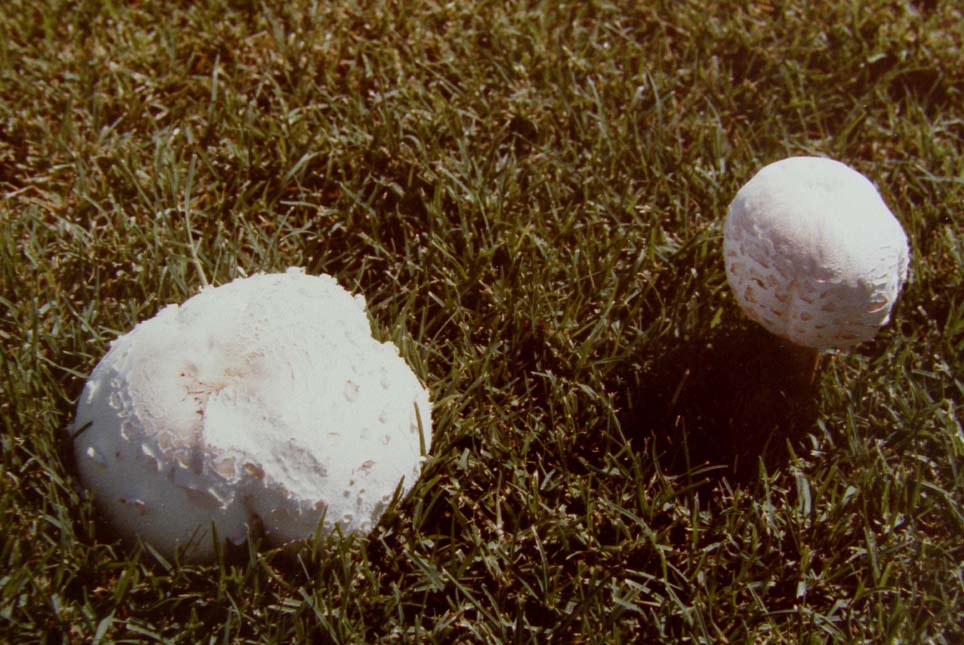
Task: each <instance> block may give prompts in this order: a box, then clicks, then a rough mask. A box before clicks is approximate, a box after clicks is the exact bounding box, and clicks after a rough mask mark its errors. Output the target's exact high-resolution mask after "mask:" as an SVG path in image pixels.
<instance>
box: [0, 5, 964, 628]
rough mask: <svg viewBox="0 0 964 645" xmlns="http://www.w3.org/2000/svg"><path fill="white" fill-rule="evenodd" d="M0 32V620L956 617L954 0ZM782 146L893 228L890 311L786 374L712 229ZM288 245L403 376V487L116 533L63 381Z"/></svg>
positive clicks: (33, 17)
mask: <svg viewBox="0 0 964 645" xmlns="http://www.w3.org/2000/svg"><path fill="white" fill-rule="evenodd" d="M0 33H2V34H3V37H2V38H0V224H2V234H0V281H2V282H0V308H2V310H3V316H2V318H0V340H2V344H3V352H2V354H0V360H2V372H0V373H2V374H3V379H2V385H0V392H2V395H0V411H2V415H0V416H2V423H3V431H2V436H0V441H2V459H0V481H2V487H0V507H2V513H3V536H2V542H0V544H2V557H3V561H2V566H0V634H2V639H3V640H9V641H11V642H31V641H37V640H44V639H47V640H49V641H51V642H56V641H59V640H67V641H70V642H90V641H92V640H94V641H96V640H101V639H102V640H104V641H118V640H121V641H122V640H162V641H172V642H185V643H196V642H202V641H203V642H209V641H219V642H310V641H322V642H324V641H331V642H372V641H409V642H425V641H433V640H435V641H439V642H452V641H468V642H473V641H478V642H501V641H523V642H526V641H535V642H579V641H595V642H653V641H654V640H658V639H663V640H666V641H668V642H676V641H685V640H690V641H705V642H726V641H730V642H764V641H768V642H794V643H796V642H823V641H824V640H826V639H829V640H840V641H848V642H852V641H853V642H891V641H894V640H900V641H903V642H919V641H927V640H932V641H936V642H956V641H957V640H958V639H959V638H960V637H961V625H962V624H964V577H962V569H961V567H962V562H964V541H962V538H961V536H962V535H964V472H962V467H961V465H960V464H961V463H964V461H962V457H964V432H962V429H961V419H962V417H964V414H962V410H964V406H962V402H964V377H962V374H964V297H962V295H961V294H962V293H964V268H962V266H964V230H962V229H964V227H962V219H961V205H962V203H964V182H962V179H961V178H962V177H964V108H962V107H961V106H962V105H964V96H962V94H964V72H962V67H961V65H960V61H961V60H962V58H964V52H962V38H964V15H962V14H961V11H960V10H959V9H957V8H955V6H954V3H950V2H947V3H939V2H921V3H919V4H917V5H914V4H911V3H901V2H893V3H885V2H874V3H867V6H864V7H856V6H851V5H850V4H839V3H830V2H818V3H811V5H810V6H809V7H807V8H793V7H792V6H782V5H780V3H777V4H776V5H771V4H756V5H752V6H749V7H747V6H745V4H744V3H722V4H716V5H714V8H708V7H707V5H706V4H705V3H699V2H680V3H666V4H664V5H663V4H660V3H635V2H624V3H606V2H588V3H583V2H571V3H569V2H560V3H542V4H540V3H525V2H506V3H485V2H473V3H461V4H459V3H451V4H445V5H439V4H436V3H423V2H405V1H401V2H393V3H381V2H351V1H342V2H321V3H310V2H306V1H305V2H302V1H296V2H284V3H282V2H268V3H247V2H240V1H239V2H230V1H227V0H223V1H211V2H205V3H190V2H181V3H163V2H140V3H114V2H109V1H104V2H78V3H65V2H59V1H56V0H47V1H45V2H27V1H26V0H8V1H7V2H4V3H3V4H2V6H0ZM792 154H820V155H826V156H831V157H834V158H837V159H839V160H841V161H844V162H846V163H848V164H850V165H852V166H854V167H855V168H857V169H858V170H860V171H861V172H864V173H865V174H867V175H868V176H869V177H870V178H871V179H872V180H873V181H875V182H876V183H877V185H878V186H879V188H880V190H881V192H882V194H883V195H884V198H885V200H886V201H887V202H888V203H889V204H890V206H891V207H892V209H893V210H894V211H895V213H896V214H897V216H898V218H899V219H900V220H901V222H902V223H903V225H904V227H905V228H906V230H907V232H908V235H909V237H910V239H911V245H912V268H911V273H912V279H911V282H910V284H908V285H907V287H906V289H905V291H904V293H903V295H902V296H901V298H900V300H899V302H898V306H897V309H896V311H895V312H894V317H893V321H892V323H891V324H890V325H889V326H887V327H886V328H884V329H883V330H882V333H881V334H880V336H879V337H878V338H877V339H876V340H875V341H874V342H873V343H869V344H867V345H865V346H862V347H860V348H858V349H857V350H856V351H854V352H851V353H849V354H837V355H834V356H833V357H832V358H830V359H829V360H826V361H825V362H824V363H823V367H822V370H821V372H820V373H819V374H818V377H817V379H816V381H815V382H812V383H811V382H810V380H809V373H806V372H805V370H802V369H801V366H800V361H799V360H798V357H797V356H796V354H795V351H794V349H793V348H792V347H788V346H786V345H785V344H783V343H781V342H779V341H777V340H775V339H773V338H770V337H769V336H767V335H766V334H765V333H764V332H762V331H761V330H759V329H756V328H754V327H753V326H752V325H751V323H749V322H748V321H747V320H746V319H745V318H744V317H743V315H742V314H741V313H740V312H739V310H738V308H737V307H736V305H735V302H734V301H733V299H732V297H731V296H730V294H729V291H728V288H727V286H726V281H725V277H724V273H723V262H722V257H721V255H720V249H721V246H722V229H721V226H720V224H721V222H722V218H723V216H724V215H725V212H726V206H727V204H728V203H729V200H730V199H731V198H732V196H733V194H734V193H735V192H736V190H737V189H738V188H739V186H740V185H741V184H742V183H743V182H745V181H746V180H747V179H749V177H750V176H751V175H752V174H753V173H754V172H755V171H756V169H758V168H759V167H760V166H762V165H763V164H765V163H767V162H770V161H773V160H775V159H778V158H780V157H784V156H789V155H792ZM195 256H196V258H197V263H195V260H194V258H195ZM288 266H304V267H306V268H307V270H308V271H309V272H311V273H321V272H325V273H330V274H333V275H335V276H336V277H337V278H338V279H339V281H340V282H341V283H342V284H343V285H344V286H346V287H348V288H350V289H352V290H354V291H357V292H361V293H364V294H365V296H366V298H367V299H368V301H369V304H370V311H371V315H372V318H373V323H374V325H375V328H376V331H377V333H378V335H379V336H380V337H383V338H390V339H392V340H394V341H395V342H396V343H397V344H399V346H400V347H401V349H402V353H403V355H405V357H406V358H407V359H408V360H409V362H410V363H411V364H412V365H413V367H414V369H415V370H416V372H417V373H418V374H419V376H420V377H421V378H422V380H423V381H424V382H425V383H426V384H427V385H428V386H429V388H430V389H431V392H432V397H433V401H434V402H435V411H434V419H433V420H434V428H435V440H434V444H433V448H432V456H431V458H430V460H429V461H428V463H427V465H426V467H425V470H424V476H423V478H422V480H421V481H420V482H419V483H418V484H417V485H416V487H415V488H414V490H413V492H412V494H411V495H410V496H409V497H408V498H407V499H406V500H404V501H403V502H402V503H400V504H399V505H398V506H397V508H395V509H394V510H393V511H392V512H391V513H389V515H388V516H386V517H385V519H384V520H383V521H382V522H381V523H380V524H379V526H378V527H377V528H376V530H375V531H374V532H373V533H372V534H371V535H370V536H369V537H367V538H353V539H349V540H344V541H339V540H335V539H328V540H319V541H317V542H315V543H313V544H311V545H308V546H306V547H304V548H302V549H300V550H295V551H294V552H290V551H283V552H258V551H256V550H255V549H254V548H253V547H252V549H251V550H250V551H248V552H243V550H242V552H241V553H226V554H224V557H223V558H222V560H221V561H220V562H219V563H218V564H215V565H210V566H197V565H182V564H177V563H171V562H166V561H163V560H161V559H159V558H157V557H156V556H155V555H153V554H151V553H150V552H149V551H148V550H145V549H144V548H143V547H136V546H135V547H131V546H129V545H125V544H123V543H119V542H116V541H114V539H113V538H112V536H111V535H110V534H109V531H107V530H106V529H105V528H104V527H102V526H99V523H98V521H97V515H96V509H94V508H93V507H92V506H91V504H90V502H89V500H87V499H86V497H85V496H84V495H83V494H82V493H81V492H80V490H79V488H78V487H77V484H76V480H75V474H74V470H73V465H72V453H71V449H70V446H69V442H68V440H67V435H66V432H65V431H64V428H65V427H66V425H67V424H68V423H69V422H70V420H71V418H72V413H73V408H74V405H75V402H76V398H77V396H78V395H79V393H80V390H81V388H82V386H83V382H84V378H85V377H86V374H87V373H88V372H89V371H90V370H91V369H92V368H93V366H94V365H95V364H96V362H97V360H98V359H99V358H100V356H102V355H103V353H104V352H105V351H106V350H107V347H108V345H109V343H110V341H111V340H112V339H113V338H115V337H116V336H117V335H118V334H121V333H123V332H125V331H127V330H128V329H130V328H131V327H132V326H133V325H134V324H136V322H138V321H140V320H144V319H146V318H148V317H150V316H152V315H154V314H155V313H156V312H157V311H158V309H159V308H160V307H162V306H163V305H165V304H167V303H171V302H180V301H182V300H184V299H186V298H187V297H189V296H190V295H192V294H193V293H195V292H196V291H197V290H198V289H199V288H200V286H201V285H202V284H203V281H204V279H205V278H206V279H207V280H209V281H210V282H211V283H212V284H222V283H224V282H226V281H228V280H230V279H232V278H234V277H237V276H239V275H243V274H251V273H254V272H257V271H279V270H283V269H284V268H286V267H288Z"/></svg>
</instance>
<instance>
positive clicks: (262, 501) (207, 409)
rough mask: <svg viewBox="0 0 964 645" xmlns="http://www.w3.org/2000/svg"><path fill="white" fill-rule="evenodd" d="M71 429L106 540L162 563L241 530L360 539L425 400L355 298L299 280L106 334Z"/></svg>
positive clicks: (416, 437)
mask: <svg viewBox="0 0 964 645" xmlns="http://www.w3.org/2000/svg"><path fill="white" fill-rule="evenodd" d="M71 431H72V432H73V433H74V434H76V437H75V439H74V447H75V452H76V457H77V465H78V469H79V472H80V477H81V480H82V481H83V483H84V484H85V485H86V486H87V487H89V488H90V490H91V491H92V492H93V495H94V500H95V503H96V504H97V505H98V507H99V508H100V509H102V511H103V512H104V513H105V514H106V516H107V518H108V520H109V521H110V523H111V524H112V525H113V526H114V527H115V528H116V529H117V530H118V532H119V533H120V534H121V535H123V536H127V537H139V538H141V539H143V540H144V541H145V542H146V543H148V544H150V545H152V546H153V547H154V548H156V549H157V550H158V551H159V552H160V553H162V554H164V555H166V556H170V555H172V554H173V553H174V552H175V550H176V548H177V547H179V546H183V547H186V549H185V551H184V556H185V557H186V558H187V559H189V560H199V561H203V560H207V559H210V558H211V557H212V555H213V553H214V539H213V537H212V534H211V527H212V526H213V527H214V529H215V530H216V534H217V537H218V538H219V539H228V540H232V541H234V542H236V543H240V542H243V541H244V540H245V539H246V537H247V535H248V531H249V530H250V529H252V528H257V529H258V530H262V529H263V531H264V534H265V538H266V540H267V541H268V542H269V543H270V544H284V543H287V542H289V541H294V540H300V539H305V538H309V537H311V536H312V535H313V533H314V531H315V530H316V529H317V528H318V527H319V523H320V522H321V520H322V518H324V523H323V525H322V530H323V531H329V530H331V529H332V528H334V527H335V526H336V525H338V526H340V527H341V529H342V530H343V531H345V532H353V531H358V532H367V531H368V530H369V529H371V527H372V526H373V525H374V524H375V523H376V522H377V521H378V519H379V517H380V516H381V514H382V512H383V511H384V510H385V508H386V506H387V505H388V503H389V502H390V501H391V499H392V497H393V495H394V493H395V491H396V489H398V488H399V486H400V487H401V491H402V493H405V492H407V491H408V490H409V489H410V488H411V487H412V485H413V484H414V483H415V481H416V479H417V478H418V476H419V471H420V467H421V461H422V459H423V452H424V450H425V449H427V447H428V446H429V444H430V442H431V436H432V418H431V405H430V402H429V396H428V393H427V392H426V390H425V388H423V387H422V385H421V384H420V383H419V381H418V379H417V378H416V377H415V375H414V374H413V373H412V371H411V370H410V369H409V367H408V365H407V364H406V363H405V361H404V360H403V359H402V358H401V357H400V356H399V354H398V349H397V348H396V347H395V345H393V344H392V343H380V342H378V341H376V340H375V339H374V338H372V335H371V328H370V325H369V321H368V318H367V316H366V313H365V300H364V298H363V297H361V296H352V295H351V294H350V293H348V292H347V291H345V290H344V289H343V288H341V287H340V286H339V285H338V283H337V282H336V281H335V280H334V279H333V278H332V277H330V276H325V275H322V276H309V275H306V274H305V273H304V272H303V271H301V270H299V269H289V270H288V271H287V272H286V273H280V274H258V275H255V276H252V277H249V278H244V279H239V280H235V281H234V282H231V283H230V284H227V285H224V286H221V287H217V288H206V289H204V290H202V291H201V292H200V293H199V294H197V295H196V296H194V297H192V298H190V299H189V300H187V301H186V302H184V303H183V304H182V305H180V306H178V305H170V306H168V307H166V308H164V309H163V310H161V311H160V313H158V314H157V316H155V317H154V318H152V319H150V320H148V321H146V322H142V323H141V324H139V325H137V326H136V327H135V328H134V329H133V330H132V331H131V332H129V333H128V334H125V335H123V336H121V337H119V338H118V339H117V340H115V341H114V343H113V344H112V346H111V348H110V351H109V352H108V353H107V354H106V355H105V356H104V358H103V359H102V360H101V361H100V363H98V365H97V366H96V367H95V369H94V371H93V372H92V373H91V375H90V378H89V380H88V381H87V383H86V385H85V387H84V390H83V393H82V394H81V397H80V401H79V402H78V405H77V416H76V419H75V421H74V424H73V426H72V428H71Z"/></svg>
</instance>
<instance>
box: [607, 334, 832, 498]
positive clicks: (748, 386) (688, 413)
mask: <svg viewBox="0 0 964 645" xmlns="http://www.w3.org/2000/svg"><path fill="white" fill-rule="evenodd" d="M815 358H816V355H815V350H810V349H806V348H802V347H799V346H796V345H794V344H792V343H790V342H789V341H786V340H782V339H779V338H777V337H775V336H773V335H772V334H770V333H768V332H766V331H765V330H763V329H762V328H761V327H759V326H757V325H752V326H749V327H745V328H740V329H736V330H733V329H728V330H726V331H724V332H719V333H716V334H714V335H711V336H709V337H707V338H704V339H702V340H701V341H700V342H690V343H684V344H681V345H679V346H677V347H673V348H666V349H665V351H662V352H660V353H652V354H650V355H649V356H647V357H643V361H644V365H645V366H646V367H645V368H644V370H643V372H642V373H641V374H637V375H636V376H635V378H634V381H635V382H634V384H633V386H631V387H630V388H629V391H627V392H624V393H623V397H624V399H623V400H622V401H621V402H620V403H621V405H620V409H621V417H620V423H621V425H622V427H623V431H624V432H625V433H626V435H627V436H628V437H629V438H630V439H631V440H633V441H646V440H650V441H653V442H654V443H655V446H656V448H657V453H658V454H659V455H660V461H661V465H662V466H663V467H664V468H665V469H667V470H668V471H669V472H671V473H674V474H683V473H687V472H691V471H692V470H693V469H694V468H697V467H701V466H718V468H715V469H714V470H713V471H712V472H714V473H716V475H715V477H717V478H718V477H724V476H725V477H728V478H729V479H730V480H731V481H736V482H741V481H746V480H748V479H752V478H754V477H755V476H756V473H757V472H758V461H759V460H760V459H761V458H762V459H763V462H764V464H765V465H766V466H767V469H768V470H772V469H774V468H777V467H779V466H780V465H781V464H782V463H785V461H786V459H787V457H788V450H787V445H788V443H789V444H791V445H792V444H795V443H797V442H798V441H799V439H800V438H802V437H803V436H804V434H805V433H806V432H808V431H809V430H811V429H812V428H813V425H814V422H815V420H816V416H817V401H816V397H815V394H816V390H817V384H816V382H815V379H814V371H813V368H814V361H815Z"/></svg>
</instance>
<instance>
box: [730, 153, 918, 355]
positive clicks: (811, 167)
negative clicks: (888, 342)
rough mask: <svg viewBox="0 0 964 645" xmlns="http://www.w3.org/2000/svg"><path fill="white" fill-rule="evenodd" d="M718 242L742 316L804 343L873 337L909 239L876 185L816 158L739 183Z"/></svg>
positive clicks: (896, 287) (842, 344) (901, 274)
mask: <svg viewBox="0 0 964 645" xmlns="http://www.w3.org/2000/svg"><path fill="white" fill-rule="evenodd" d="M723 249H724V257H725V264H726V277H727V280H728V282H729V284H730V287H731V288H732V289H733V293H734V295H735V296H736V299H737V302H738V303H739V304H740V307H741V308H742V309H743V311H745V312H746V314H747V316H749V317H750V318H751V319H753V320H755V321H756V322H758V323H760V324H761V325H763V326H764V327H765V328H766V329H767V330H768V331H770V332H771V333H773V334H776V335H777V336H781V337H783V338H787V339H789V340H790V341H792V342H794V343H796V344H798V345H803V346H805V347H812V348H819V349H825V348H846V347H851V346H853V345H856V344H858V343H861V342H864V341H867V340H870V339H872V338H873V337H874V336H875V335H876V334H877V330H878V329H879V328H880V327H881V326H882V325H884V324H886V323H887V321H888V320H889V318H890V311H891V307H893V305H894V301H895V300H896V298H897V295H898V293H899V292H900V289H901V286H902V285H903V284H904V282H905V280H906V279H907V263H908V255H909V252H908V248H907V236H906V235H905V233H904V230H903V229H902V228H901V225H900V223H899V222H898V221H897V219H896V218H895V217H894V215H893V214H892V213H891V212H890V210H889V209H888V208H887V205H886V204H884V201H883V199H882V198H881V197H880V194H879V193H878V192H877V190H876V188H874V186H873V184H871V183H870V181H869V180H868V179H867V178H866V177H864V176H863V175H862V174H860V173H859V172H857V171H856V170H853V169H851V168H849V167H848V166H846V165H844V164H842V163H840V162H838V161H833V160H831V159H824V158H819V157H791V158H789V159H784V160H782V161H778V162H775V163H772V164H770V165H768V166H766V167H764V168H763V169H762V170H760V171H759V172H758V173H757V174H756V175H755V176H754V177H753V178H752V179H751V180H750V181H749V182H748V183H747V184H746V185H745V186H743V188H741V189H740V191H739V192H738V193H737V195H736V197H735V198H734V199H733V202H732V203H731V204H730V209H729V213H728V214H727V218H726V222H725V224H724V230H723Z"/></svg>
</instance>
